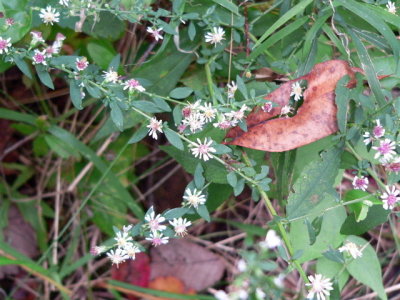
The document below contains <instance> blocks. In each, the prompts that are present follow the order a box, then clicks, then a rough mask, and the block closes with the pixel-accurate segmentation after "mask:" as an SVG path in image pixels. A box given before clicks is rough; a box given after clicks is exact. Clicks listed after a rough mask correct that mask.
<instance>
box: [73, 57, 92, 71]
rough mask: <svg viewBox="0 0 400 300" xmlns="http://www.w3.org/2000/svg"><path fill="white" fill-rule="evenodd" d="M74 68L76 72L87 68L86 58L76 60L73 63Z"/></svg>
mask: <svg viewBox="0 0 400 300" xmlns="http://www.w3.org/2000/svg"><path fill="white" fill-rule="evenodd" d="M75 66H76V68H77V69H78V71H83V70H85V69H86V68H87V67H88V66H89V62H88V61H87V58H86V57H82V58H81V59H79V58H77V59H76V62H75Z"/></svg>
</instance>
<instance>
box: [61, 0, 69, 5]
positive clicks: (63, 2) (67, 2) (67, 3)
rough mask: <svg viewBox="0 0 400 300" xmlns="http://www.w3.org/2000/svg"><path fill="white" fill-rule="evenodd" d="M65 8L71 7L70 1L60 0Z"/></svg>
mask: <svg viewBox="0 0 400 300" xmlns="http://www.w3.org/2000/svg"><path fill="white" fill-rule="evenodd" d="M59 3H60V4H61V5H63V6H68V5H69V0H60V2H59Z"/></svg>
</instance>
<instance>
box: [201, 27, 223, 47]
mask: <svg viewBox="0 0 400 300" xmlns="http://www.w3.org/2000/svg"><path fill="white" fill-rule="evenodd" d="M224 34H225V31H224V29H223V28H222V27H213V29H212V30H211V31H210V32H207V33H206V35H205V36H204V37H205V40H206V42H207V43H210V44H214V46H217V44H219V43H221V41H222V40H224V39H225V38H224Z"/></svg>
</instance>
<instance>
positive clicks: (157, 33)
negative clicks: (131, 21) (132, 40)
mask: <svg viewBox="0 0 400 300" xmlns="http://www.w3.org/2000/svg"><path fill="white" fill-rule="evenodd" d="M162 30H163V29H162V28H158V29H157V28H156V29H154V28H152V27H147V32H148V33H150V34H151V35H152V36H153V37H154V39H155V40H156V41H157V42H158V40H162V39H163V36H162V35H161V34H160V32H161V31H162Z"/></svg>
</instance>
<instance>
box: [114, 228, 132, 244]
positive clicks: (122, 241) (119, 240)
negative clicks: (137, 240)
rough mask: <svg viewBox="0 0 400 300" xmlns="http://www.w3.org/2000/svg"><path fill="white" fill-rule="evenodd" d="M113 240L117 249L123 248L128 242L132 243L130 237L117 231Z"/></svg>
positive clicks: (126, 233)
mask: <svg viewBox="0 0 400 300" xmlns="http://www.w3.org/2000/svg"><path fill="white" fill-rule="evenodd" d="M114 240H116V241H117V246H118V247H120V248H124V247H125V246H126V245H127V244H128V243H130V241H132V237H131V236H129V234H128V232H124V231H119V232H117V236H116V237H115V238H114Z"/></svg>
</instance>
